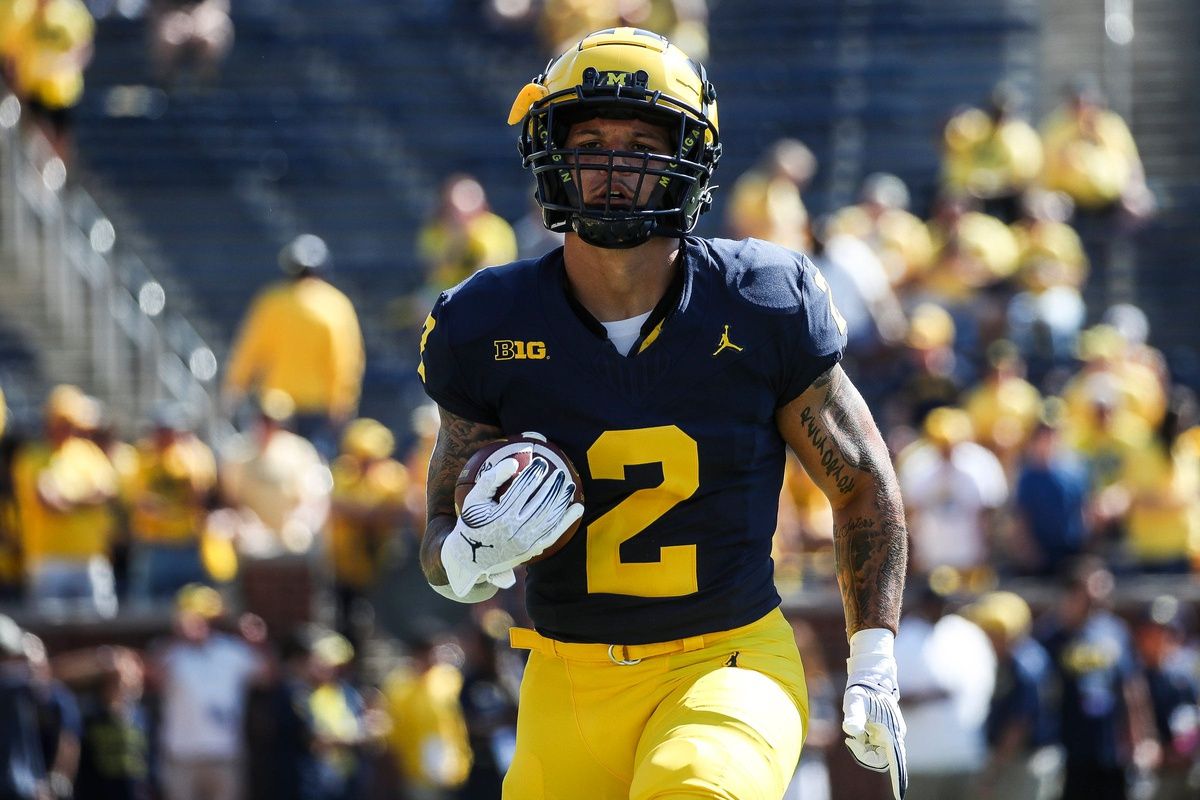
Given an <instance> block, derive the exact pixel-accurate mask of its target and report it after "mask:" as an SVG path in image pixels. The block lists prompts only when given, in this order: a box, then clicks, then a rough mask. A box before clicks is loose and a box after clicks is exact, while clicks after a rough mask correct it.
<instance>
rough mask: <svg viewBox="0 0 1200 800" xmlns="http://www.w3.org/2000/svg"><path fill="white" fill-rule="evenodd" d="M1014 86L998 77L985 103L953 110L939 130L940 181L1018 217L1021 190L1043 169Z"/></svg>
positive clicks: (997, 212)
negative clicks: (956, 110)
mask: <svg viewBox="0 0 1200 800" xmlns="http://www.w3.org/2000/svg"><path fill="white" fill-rule="evenodd" d="M1022 101H1023V98H1022V97H1021V93H1020V92H1019V91H1018V90H1017V88H1016V87H1015V86H1013V85H1012V84H1009V83H999V84H997V85H996V87H995V88H993V89H992V93H991V95H990V96H989V97H988V102H987V104H986V105H985V106H984V107H983V108H967V109H964V110H962V111H960V112H958V113H957V114H955V115H954V116H953V117H952V118H951V119H950V121H949V122H947V123H946V127H945V129H944V130H943V131H942V184H943V186H944V187H945V188H946V189H948V190H949V191H950V192H953V193H965V194H969V195H971V196H972V197H975V198H978V199H979V200H982V201H983V210H984V211H985V212H986V213H988V214H991V215H992V216H994V217H998V218H999V219H1001V220H1003V221H1005V222H1012V221H1013V220H1014V219H1016V217H1017V206H1018V201H1019V198H1020V195H1021V193H1022V192H1023V191H1025V190H1026V189H1027V188H1029V186H1030V185H1031V184H1032V183H1033V181H1034V180H1035V179H1036V178H1037V177H1038V175H1039V173H1040V172H1041V169H1042V142H1041V139H1039V138H1038V134H1037V131H1036V130H1034V128H1033V126H1032V125H1030V124H1029V122H1028V121H1027V120H1026V119H1025V118H1024V117H1023V116H1022V115H1021V105H1022Z"/></svg>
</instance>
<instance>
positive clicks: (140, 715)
mask: <svg viewBox="0 0 1200 800" xmlns="http://www.w3.org/2000/svg"><path fill="white" fill-rule="evenodd" d="M67 657H68V658H69V659H70V661H71V662H73V663H72V665H71V666H70V667H69V669H70V671H71V672H72V673H73V674H74V675H75V676H76V680H85V681H86V682H87V683H88V685H90V686H92V687H93V689H92V690H91V691H90V692H89V693H88V695H87V697H88V701H87V703H86V704H85V705H84V712H83V745H82V749H81V754H80V764H79V779H78V781H77V782H76V786H75V797H76V798H77V800H153V798H154V797H155V794H154V787H153V775H154V770H155V766H156V765H155V763H154V752H153V748H152V745H151V732H150V715H149V712H148V709H147V708H146V705H145V703H144V701H143V696H142V694H143V690H144V686H145V674H144V669H143V664H142V660H141V658H140V657H139V656H138V654H137V653H136V652H135V651H133V650H130V649H129V648H126V647H111V646H104V647H100V648H97V649H95V650H91V651H85V652H82V653H72V654H68V656H67Z"/></svg>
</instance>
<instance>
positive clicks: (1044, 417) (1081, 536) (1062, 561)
mask: <svg viewBox="0 0 1200 800" xmlns="http://www.w3.org/2000/svg"><path fill="white" fill-rule="evenodd" d="M1062 426H1063V418H1062V408H1061V401H1059V402H1058V403H1054V402H1049V401H1048V402H1047V404H1046V406H1045V407H1044V411H1043V412H1042V414H1041V416H1040V418H1039V419H1038V421H1037V423H1036V426H1035V427H1034V431H1033V436H1032V438H1031V439H1030V442H1029V446H1028V448H1027V449H1026V453H1025V458H1024V463H1023V464H1022V465H1021V468H1020V471H1019V472H1018V473H1017V476H1016V481H1015V486H1016V488H1015V490H1014V493H1013V531H1012V535H1013V539H1014V540H1013V541H1012V543H1011V553H1010V555H1011V556H1012V559H1013V561H1014V565H1015V567H1016V568H1017V570H1018V571H1019V572H1021V573H1024V574H1031V575H1038V576H1041V577H1047V578H1049V577H1054V576H1060V575H1062V573H1063V570H1064V569H1065V568H1066V567H1067V566H1068V565H1069V564H1071V563H1073V562H1074V561H1075V560H1076V559H1077V558H1078V557H1079V556H1081V555H1083V554H1084V552H1085V551H1086V550H1087V548H1088V545H1089V544H1090V542H1089V539H1090V529H1089V525H1088V518H1087V506H1088V502H1089V482H1088V475H1087V470H1086V468H1085V467H1084V464H1083V462H1082V461H1081V460H1080V459H1079V458H1078V457H1077V456H1076V455H1075V454H1074V453H1073V452H1072V451H1071V450H1070V449H1069V448H1067V447H1065V446H1064V445H1063V441H1062Z"/></svg>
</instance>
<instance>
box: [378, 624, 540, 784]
mask: <svg viewBox="0 0 1200 800" xmlns="http://www.w3.org/2000/svg"><path fill="white" fill-rule="evenodd" d="M478 609H479V607H478V606H476V607H475V608H473V609H472V614H471V617H470V618H469V624H468V625H467V626H466V629H465V630H464V632H463V634H462V636H461V643H462V647H463V653H464V656H465V658H464V661H463V685H462V690H461V691H460V692H459V698H460V702H461V705H462V714H463V720H464V721H465V722H466V725H467V738H468V741H469V742H470V747H471V771H470V772H469V773H468V774H467V779H466V782H465V783H464V784H463V785H462V787H461V788H459V790H458V792H457V793H456V794H455V797H456V798H458V800H493V798H496V797H499V796H500V791H501V786H502V784H503V782H504V775H505V773H506V772H508V767H509V764H510V763H512V756H513V752H514V751H515V750H516V743H517V695H516V693H515V692H514V691H513V688H512V687H513V686H514V684H515V683H519V682H520V676H519V675H511V674H509V675H506V674H504V667H503V666H502V665H501V661H500V659H499V657H498V655H499V651H500V650H501V649H502V648H504V649H506V648H507V647H508V629H509V628H511V627H512V625H513V619H512V617H511V616H509V615H508V613H507V612H505V611H503V610H501V609H499V608H494V607H493V608H488V609H486V610H483V611H482V612H480V611H479V610H478ZM401 724H403V723H401Z"/></svg>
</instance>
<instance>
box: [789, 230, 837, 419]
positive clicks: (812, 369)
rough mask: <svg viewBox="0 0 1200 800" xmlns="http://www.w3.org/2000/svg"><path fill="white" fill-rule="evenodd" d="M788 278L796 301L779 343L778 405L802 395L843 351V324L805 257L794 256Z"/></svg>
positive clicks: (826, 288)
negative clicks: (780, 344) (794, 290)
mask: <svg viewBox="0 0 1200 800" xmlns="http://www.w3.org/2000/svg"><path fill="white" fill-rule="evenodd" d="M788 268H789V269H790V270H794V274H793V276H792V278H793V279H794V280H795V288H796V292H797V296H798V297H799V300H800V302H799V306H798V308H797V311H796V313H795V314H789V315H787V316H785V317H784V318H783V319H785V320H786V323H785V325H786V328H785V330H783V331H782V332H781V333H780V336H781V338H782V340H783V355H784V364H783V370H782V379H781V382H780V389H779V405H781V406H782V405H786V404H787V403H789V402H791V401H792V400H794V399H795V398H797V397H799V396H800V395H801V394H803V393H804V391H805V390H806V389H808V387H809V386H811V385H812V382H813V381H814V380H816V379H817V377H818V376H820V375H821V374H822V373H824V372H825V371H826V370H828V369H829V368H830V367H832V366H833V365H834V364H837V363H838V362H839V361H841V360H842V354H843V352H844V351H845V348H846V321H845V320H844V319H842V315H841V314H840V313H839V312H838V310H837V306H835V305H834V302H833V295H832V294H831V293H830V291H829V284H828V283H826V281H825V276H824V275H822V274H821V272H820V270H818V269H817V268H816V266H814V265H813V263H812V262H811V261H809V260H808V258H807V257H806V256H803V255H799V254H797V255H796V259H795V261H794V262H793V263H792V264H789V265H788Z"/></svg>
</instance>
